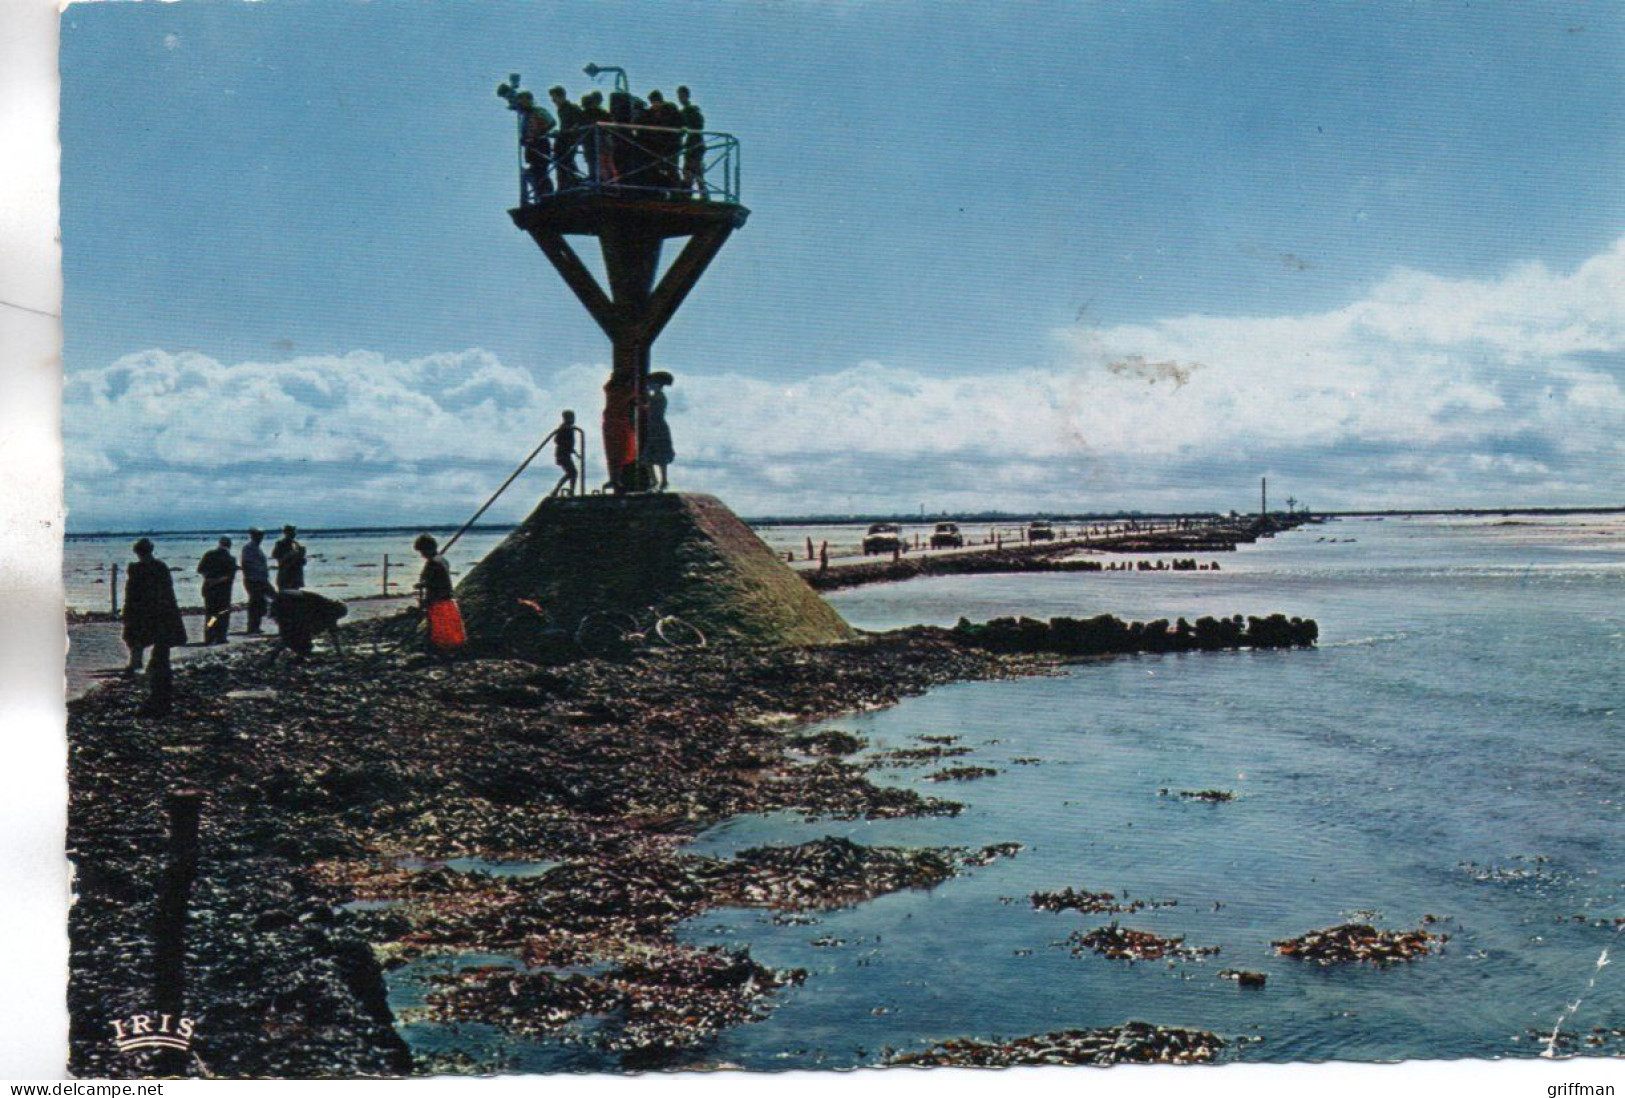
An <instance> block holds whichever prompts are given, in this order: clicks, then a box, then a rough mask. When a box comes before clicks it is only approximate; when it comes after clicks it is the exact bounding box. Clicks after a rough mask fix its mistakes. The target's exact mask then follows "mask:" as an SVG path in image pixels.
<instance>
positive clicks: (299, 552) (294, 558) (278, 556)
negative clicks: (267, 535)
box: [271, 526, 305, 591]
mask: <svg viewBox="0 0 1625 1098" xmlns="http://www.w3.org/2000/svg"><path fill="white" fill-rule="evenodd" d="M297 533H299V531H298V529H296V528H295V527H293V526H284V527H283V528H282V540H281V541H279V542H277V543H276V544H275V545H273V546H271V559H272V560H274V561H276V589H277V590H278V591H299V590H302V589H303V588H304V586H305V547H304V546H303V545H300V544H299V542H298V541H297V540H296V539H295V537H294V535H295V534H297Z"/></svg>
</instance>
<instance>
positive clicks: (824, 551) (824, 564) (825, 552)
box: [818, 541, 829, 572]
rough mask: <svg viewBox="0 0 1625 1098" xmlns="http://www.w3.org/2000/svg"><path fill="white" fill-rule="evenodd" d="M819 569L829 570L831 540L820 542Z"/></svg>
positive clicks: (821, 570) (822, 570)
mask: <svg viewBox="0 0 1625 1098" xmlns="http://www.w3.org/2000/svg"><path fill="white" fill-rule="evenodd" d="M818 570H819V571H820V572H828V571H829V542H827V541H824V542H820V543H819V545H818Z"/></svg>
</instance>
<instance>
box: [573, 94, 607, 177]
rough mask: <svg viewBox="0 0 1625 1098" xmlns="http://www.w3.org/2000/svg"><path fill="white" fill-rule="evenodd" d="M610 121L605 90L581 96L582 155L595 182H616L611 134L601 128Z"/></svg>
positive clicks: (589, 175)
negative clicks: (611, 154)
mask: <svg viewBox="0 0 1625 1098" xmlns="http://www.w3.org/2000/svg"><path fill="white" fill-rule="evenodd" d="M608 121H610V115H609V112H608V111H607V110H605V109H604V93H603V92H596V91H593V92H588V93H587V94H586V95H583V96H582V97H581V157H582V159H583V160H585V161H586V163H587V179H588V180H589V181H591V182H593V183H600V182H602V183H613V182H615V163H614V160H613V159H612V158H611V156H610V139H609V134H608V133H606V132H605V131H603V130H602V129H599V126H600V125H601V124H602V123H605V122H608Z"/></svg>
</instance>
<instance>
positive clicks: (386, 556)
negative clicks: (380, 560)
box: [384, 553, 389, 595]
mask: <svg viewBox="0 0 1625 1098" xmlns="http://www.w3.org/2000/svg"><path fill="white" fill-rule="evenodd" d="M384 594H386V595H387V594H389V554H388V553H385V554H384Z"/></svg>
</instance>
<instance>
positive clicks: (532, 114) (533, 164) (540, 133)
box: [514, 92, 557, 201]
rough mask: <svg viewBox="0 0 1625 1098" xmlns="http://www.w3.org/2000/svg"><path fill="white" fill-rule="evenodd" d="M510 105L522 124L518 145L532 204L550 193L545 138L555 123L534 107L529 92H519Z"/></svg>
mask: <svg viewBox="0 0 1625 1098" xmlns="http://www.w3.org/2000/svg"><path fill="white" fill-rule="evenodd" d="M514 103H515V109H516V110H517V111H518V112H519V117H520V119H521V120H522V122H521V128H520V131H519V144H520V145H521V146H522V147H523V148H524V150H525V182H526V184H527V189H528V191H529V196H530V199H531V201H535V200H536V199H537V198H540V197H541V196H542V195H546V194H552V193H553V177H552V175H550V174H549V166H550V164H551V161H552V158H553V152H552V139H551V138H550V137H549V136H548V135H549V134H551V133H552V132H553V130H554V129H555V128H556V126H557V123H556V122H555V121H554V120H553V116H552V115H551V114H549V113H548V112H547V111H546V110H545V109H543V108H542V107H538V106H537V105H536V97H535V96H534V95H531V94H530V92H520V93H519V95H518V96H517V97H516V98H515V99H514Z"/></svg>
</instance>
